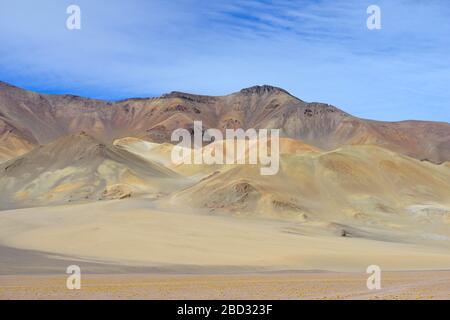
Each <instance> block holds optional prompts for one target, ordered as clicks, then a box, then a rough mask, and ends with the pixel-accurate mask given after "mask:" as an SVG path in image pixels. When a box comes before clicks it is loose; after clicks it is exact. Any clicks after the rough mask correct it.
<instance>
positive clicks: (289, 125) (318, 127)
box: [0, 83, 450, 163]
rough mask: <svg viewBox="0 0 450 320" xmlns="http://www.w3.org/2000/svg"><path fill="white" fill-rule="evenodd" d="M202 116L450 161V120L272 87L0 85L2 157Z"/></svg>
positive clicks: (215, 123)
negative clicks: (221, 91)
mask: <svg viewBox="0 0 450 320" xmlns="http://www.w3.org/2000/svg"><path fill="white" fill-rule="evenodd" d="M195 120H197V121H198V120H201V121H203V127H204V129H207V128H219V129H221V130H224V129H226V128H244V129H247V128H256V129H259V128H278V129H280V130H281V134H282V136H285V137H289V138H292V139H299V140H302V141H304V142H306V143H308V144H310V145H313V146H316V147H319V148H321V149H324V150H332V149H335V148H337V147H339V146H342V145H346V144H353V145H361V144H363V145H364V144H371V145H373V144H374V145H379V146H383V147H384V148H387V149H389V150H392V151H395V152H398V153H402V154H405V155H408V156H411V157H414V158H416V159H419V160H428V161H431V162H434V163H441V162H444V161H448V160H450V124H449V123H439V122H429V121H402V122H381V121H371V120H365V119H360V118H357V117H354V116H352V115H350V114H348V113H346V112H344V111H342V110H340V109H338V108H336V107H334V106H331V105H327V104H323V103H307V102H304V101H302V100H300V99H298V98H296V97H294V96H292V95H290V94H289V93H288V92H286V91H285V90H283V89H280V88H276V87H272V86H267V85H264V86H255V87H251V88H247V89H243V90H241V91H240V92H237V93H233V94H229V95H226V96H219V97H212V96H200V95H193V94H187V93H181V92H172V93H170V94H167V95H163V96H161V97H159V98H149V99H127V100H123V101H117V102H106V101H100V100H95V99H87V98H81V97H77V96H73V95H47V94H39V93H35V92H30V91H26V90H22V89H20V88H17V87H14V86H11V85H8V84H6V83H0V152H1V157H2V158H3V159H7V158H11V157H13V156H17V155H20V154H23V153H24V152H26V151H29V150H30V149H32V148H33V147H35V146H37V145H39V144H46V143H49V142H51V141H54V140H56V139H58V138H60V137H62V136H65V135H68V134H73V133H79V132H80V131H85V132H87V133H88V134H90V135H92V136H93V137H96V138H97V139H99V140H101V141H105V142H112V141H113V140H115V139H118V138H123V137H137V138H143V139H145V140H148V141H152V142H170V135H171V133H172V131H173V130H174V129H176V128H187V129H191V128H192V127H193V122H194V121H195ZM5 148H7V149H8V150H9V152H6V151H5V150H4V149H5ZM0 161H1V158H0Z"/></svg>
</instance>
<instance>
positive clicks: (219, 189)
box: [171, 146, 450, 239]
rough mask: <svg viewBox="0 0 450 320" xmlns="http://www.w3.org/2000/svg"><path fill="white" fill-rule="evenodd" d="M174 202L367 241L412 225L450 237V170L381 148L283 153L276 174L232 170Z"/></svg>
mask: <svg viewBox="0 0 450 320" xmlns="http://www.w3.org/2000/svg"><path fill="white" fill-rule="evenodd" d="M171 203H172V204H174V205H177V204H183V206H186V205H190V206H191V207H193V208H205V209H208V210H209V211H210V212H218V213H220V212H228V213H229V214H233V215H246V216H249V215H250V216H255V215H256V216H260V217H271V218H286V219H290V220H294V221H304V222H307V223H310V224H315V225H322V226H324V227H325V228H326V229H329V231H330V232H345V230H346V228H345V227H344V226H347V228H348V229H347V231H348V232H347V234H351V233H353V234H354V235H360V236H365V235H366V231H367V230H368V228H369V229H370V228H378V229H379V230H391V231H392V232H394V231H395V230H397V229H398V230H397V231H398V232H400V233H404V232H407V230H408V228H411V230H416V231H417V232H420V230H422V231H427V232H430V234H429V236H430V237H440V236H442V237H444V238H446V237H447V238H448V239H450V232H449V228H448V226H449V223H450V170H448V168H446V167H444V166H439V165H434V164H431V163H429V162H426V161H423V162H421V161H418V160H415V159H412V158H409V157H406V156H402V155H398V154H396V153H393V152H391V151H388V150H386V149H383V148H380V147H376V146H347V147H343V148H341V149H338V150H335V151H332V152H324V153H306V154H300V155H297V154H291V155H289V154H286V155H282V157H281V166H280V172H279V173H278V174H277V175H275V176H261V175H260V171H259V166H234V167H230V168H228V169H226V170H222V171H218V172H216V173H215V174H212V175H210V176H209V177H206V178H204V179H203V180H202V181H200V182H199V183H197V184H195V185H194V186H192V187H190V188H187V189H185V190H182V191H180V192H178V193H176V194H174V195H173V196H172V198H171ZM353 227H355V228H356V229H355V230H352V228H353ZM364 230H366V231H364ZM411 232H412V231H411Z"/></svg>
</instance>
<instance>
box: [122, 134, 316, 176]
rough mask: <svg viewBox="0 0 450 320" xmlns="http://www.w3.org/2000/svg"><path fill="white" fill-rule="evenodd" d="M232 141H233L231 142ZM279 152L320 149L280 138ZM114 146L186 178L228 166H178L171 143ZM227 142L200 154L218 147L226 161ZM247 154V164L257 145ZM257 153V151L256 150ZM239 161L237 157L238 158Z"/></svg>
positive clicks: (131, 140) (249, 146)
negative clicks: (163, 166) (173, 158)
mask: <svg viewBox="0 0 450 320" xmlns="http://www.w3.org/2000/svg"><path fill="white" fill-rule="evenodd" d="M230 141H231V140H230ZM279 144H280V146H279V151H280V154H303V153H318V152H320V149H318V148H316V147H313V146H310V145H307V144H305V143H303V142H301V141H299V140H294V139H290V138H280V139H279ZM114 145H115V146H117V147H118V148H122V149H124V150H127V151H129V152H131V153H134V154H136V155H139V156H141V157H143V158H145V159H148V160H151V161H155V162H158V163H161V164H163V165H165V166H167V167H169V168H170V169H172V170H174V171H176V172H178V173H181V174H183V175H185V176H193V175H198V174H203V176H205V175H208V174H211V173H213V172H216V171H219V170H223V169H224V168H226V167H228V166H224V165H201V164H199V165H184V164H181V165H176V164H174V163H173V161H172V158H171V154H172V150H173V148H174V145H173V144H170V143H162V144H159V143H154V142H149V141H146V140H142V139H139V138H132V137H127V138H122V139H118V140H115V141H114ZM226 146H227V140H220V141H214V142H212V143H210V144H208V145H205V146H204V147H203V148H201V150H200V151H199V152H201V153H202V154H203V155H204V154H206V153H207V154H211V155H214V154H215V149H216V148H217V147H218V148H219V150H223V159H226V152H227V148H226ZM245 146H246V148H245V154H243V155H241V156H240V157H239V158H243V157H245V159H246V161H247V163H248V159H249V150H250V149H253V148H255V147H257V144H256V145H255V144H250V143H249V142H248V141H247V142H246V145H245ZM270 146H271V140H270V139H269V140H268V151H269V152H270V150H271V148H270ZM193 152H194V151H193V149H191V150H188V149H186V153H187V154H190V156H189V155H188V156H186V159H189V161H190V162H191V163H193V162H194V155H193ZM256 152H257V149H256ZM236 159H237V157H236Z"/></svg>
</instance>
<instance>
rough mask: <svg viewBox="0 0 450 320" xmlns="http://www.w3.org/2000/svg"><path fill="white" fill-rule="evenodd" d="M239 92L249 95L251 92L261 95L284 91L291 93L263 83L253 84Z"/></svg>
mask: <svg viewBox="0 0 450 320" xmlns="http://www.w3.org/2000/svg"><path fill="white" fill-rule="evenodd" d="M240 92H241V93H242V94H245V95H251V94H258V95H263V94H266V93H285V94H288V95H291V94H290V93H289V92H287V91H286V90H284V89H282V88H278V87H274V86H270V85H267V84H264V85H262V86H253V87H249V88H244V89H242V90H241V91H240Z"/></svg>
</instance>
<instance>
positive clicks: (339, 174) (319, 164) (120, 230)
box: [0, 83, 450, 271]
mask: <svg viewBox="0 0 450 320" xmlns="http://www.w3.org/2000/svg"><path fill="white" fill-rule="evenodd" d="M199 120H201V121H202V122H203V128H204V129H207V128H217V129H220V130H222V131H224V130H225V129H227V128H235V129H236V128H243V129H248V128H255V129H262V128H267V129H280V136H281V137H280V159H279V160H280V163H279V164H280V167H279V171H278V173H277V174H276V175H273V176H262V175H261V174H260V170H259V169H260V167H259V165H239V164H226V165H220V164H215V165H207V164H198V165H197V164H184V163H182V164H174V163H173V162H172V161H171V153H172V150H173V148H174V144H172V143H171V141H170V136H171V133H172V131H173V130H175V129H177V128H186V129H188V130H192V129H193V124H194V121H199ZM216 144H221V145H223V144H224V141H221V140H218V141H213V142H211V143H210V144H208V145H204V146H203V149H202V150H201V151H202V152H210V151H211V150H214V149H215V146H216ZM253 147H254V146H253ZM250 148H252V146H250V145H248V146H247V151H249V150H250ZM449 160H450V124H449V123H445V122H429V121H401V122H382V121H373V120H366V119H361V118H358V117H355V116H352V115H350V114H348V113H346V112H345V111H342V110H340V109H338V108H336V107H334V106H331V105H328V104H323V103H308V102H305V101H302V100H300V99H298V98H296V97H294V96H292V95H291V94H289V93H288V92H287V91H285V90H283V89H280V88H276V87H273V86H268V85H263V86H254V87H251V88H247V89H243V90H241V91H239V92H236V93H232V94H229V95H225V96H219V97H212V96H202V95H194V94H188V93H181V92H172V93H169V94H166V95H163V96H161V97H158V98H148V99H143V98H139V99H138V98H134V99H127V100H123V101H116V102H108V101H101V100H95V99H88V98H82V97H77V96H73V95H48V94H40V93H36V92H31V91H27V90H23V89H20V88H17V87H14V86H12V85H9V84H6V83H0V191H1V192H0V210H3V211H1V214H0V244H2V245H6V246H9V247H13V248H21V249H31V250H38V251H43V252H49V253H52V254H55V255H66V256H74V257H79V258H83V259H88V260H89V259H91V260H93V261H109V262H115V263H118V264H126V265H138V266H158V267H160V266H170V268H180V269H179V270H182V271H184V270H185V269H184V267H183V266H186V265H190V266H202V267H205V266H209V267H217V266H225V267H224V268H225V269H226V270H228V268H230V267H239V268H250V269H249V270H256V269H252V268H253V267H255V268H256V267H258V268H266V269H267V268H268V269H270V270H272V269H276V270H285V269H287V270H292V269H296V270H297V269H308V270H311V269H321V270H324V269H326V270H365V268H366V267H367V265H370V264H373V263H376V264H382V265H383V267H385V268H388V269H389V268H390V269H395V270H399V269H401V270H406V269H408V270H410V269H433V270H436V269H444V268H448V267H450V258H449V257H450V255H449V254H448V253H449V250H450V246H449V243H450V242H449V241H448V240H449V239H450V231H449V230H450V228H449V225H450V162H449ZM249 266H250V267H249ZM177 270H178V269H177ZM258 270H259V269H258Z"/></svg>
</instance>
